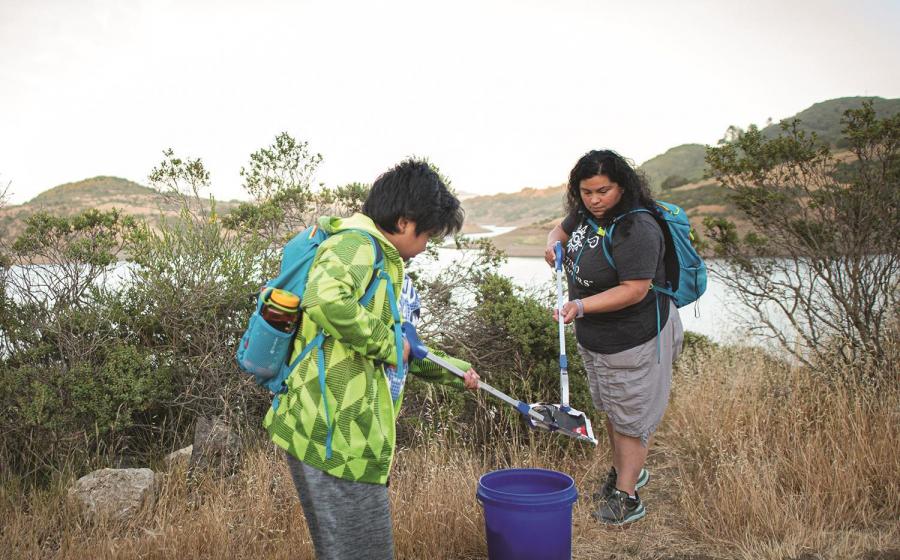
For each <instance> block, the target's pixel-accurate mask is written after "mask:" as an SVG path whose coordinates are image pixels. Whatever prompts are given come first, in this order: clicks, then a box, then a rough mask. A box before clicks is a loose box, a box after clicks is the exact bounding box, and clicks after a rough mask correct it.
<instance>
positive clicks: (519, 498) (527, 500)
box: [478, 468, 578, 505]
mask: <svg viewBox="0 0 900 560" xmlns="http://www.w3.org/2000/svg"><path fill="white" fill-rule="evenodd" d="M518 474H535V475H543V476H545V477H546V478H553V479H556V480H561V481H565V482H567V483H568V484H566V486H565V487H564V488H562V489H560V490H554V491H553V492H544V493H540V494H521V493H514V492H504V491H502V490H496V489H494V488H491V487H490V486H488V485H485V479H488V481H489V480H490V478H492V477H500V476H503V475H508V476H515V475H518ZM478 494H479V497H481V498H482V499H485V498H486V499H489V500H492V501H501V502H505V503H519V504H523V505H524V504H538V503H541V504H543V503H547V504H553V503H563V502H569V503H573V502H575V500H577V499H578V489H577V488H576V487H575V479H574V478H572V477H571V476H569V475H567V474H566V473H563V472H559V471H554V470H551V469H540V468H515V469H497V470H494V471H491V472H488V473H485V474H483V475H481V476H480V477H479V478H478Z"/></svg>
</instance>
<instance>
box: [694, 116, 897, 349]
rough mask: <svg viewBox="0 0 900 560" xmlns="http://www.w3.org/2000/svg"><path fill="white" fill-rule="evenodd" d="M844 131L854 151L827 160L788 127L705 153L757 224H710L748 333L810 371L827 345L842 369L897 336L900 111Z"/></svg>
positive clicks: (847, 123) (853, 122)
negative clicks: (742, 229) (747, 316)
mask: <svg viewBox="0 0 900 560" xmlns="http://www.w3.org/2000/svg"><path fill="white" fill-rule="evenodd" d="M843 125H844V127H843V134H844V138H845V140H846V144H847V145H848V146H849V153H843V154H837V155H836V154H834V153H832V151H831V148H830V147H829V146H827V145H824V144H822V143H820V142H819V141H818V139H817V137H816V135H815V134H809V133H806V132H804V131H803V130H802V128H801V127H800V123H799V122H798V121H796V120H795V121H793V122H785V123H782V125H781V127H782V134H781V135H780V136H778V137H775V138H772V139H767V138H765V137H764V135H763V134H762V133H761V132H760V130H759V129H758V128H756V127H755V126H751V127H749V128H748V129H747V130H746V131H745V132H743V133H742V134H740V135H735V137H734V138H733V141H731V142H728V143H724V144H722V145H721V146H718V147H714V148H710V149H709V152H708V155H707V162H708V164H709V166H710V168H711V169H712V170H713V172H714V173H715V176H716V177H717V178H718V179H719V181H720V182H721V183H722V185H724V186H725V187H727V188H728V189H730V190H731V192H732V196H733V200H734V202H735V203H736V205H737V207H738V208H739V210H740V212H741V213H742V214H743V215H744V216H745V217H747V218H749V220H751V222H752V223H753V224H754V227H753V228H752V230H751V231H749V232H747V233H745V234H744V235H740V234H739V233H738V231H737V229H736V227H735V226H734V224H733V223H731V222H729V221H728V220H725V219H708V220H707V221H706V226H707V230H708V231H707V233H708V235H709V236H710V238H711V239H713V241H714V244H715V250H716V253H717V255H719V256H721V257H724V258H725V259H726V261H727V263H728V265H729V266H728V267H725V268H724V269H721V270H719V271H718V274H719V276H720V277H721V279H722V280H723V281H724V282H725V283H726V284H727V285H728V286H729V287H730V288H732V290H733V292H734V293H735V294H737V297H738V298H739V299H740V301H741V303H743V304H744V305H745V306H746V307H747V308H748V309H749V310H750V311H751V312H752V313H751V316H752V320H753V323H755V324H756V325H757V326H756V327H754V330H757V331H758V332H763V333H765V334H767V335H769V336H771V337H773V338H774V339H776V340H777V341H778V342H779V343H780V344H781V346H782V347H784V348H785V349H786V350H788V351H789V352H791V353H793V354H794V355H795V356H797V357H798V358H799V359H801V360H802V361H804V362H805V363H807V364H812V363H813V362H814V361H815V360H814V358H819V359H820V360H821V359H824V358H825V356H826V355H830V351H829V349H830V347H831V346H832V345H837V346H838V347H839V348H840V352H839V353H838V356H840V359H841V360H843V361H844V362H845V363H853V362H856V361H858V360H862V359H876V360H877V359H880V358H882V357H883V356H884V343H885V341H886V340H887V338H888V337H893V336H896V330H895V329H896V321H897V313H898V278H900V245H898V242H897V241H898V239H900V151H898V147H900V114H894V115H892V116H888V117H885V118H883V119H879V118H878V117H877V116H876V114H875V111H874V110H873V109H872V106H871V104H868V103H867V104H864V105H863V107H861V108H859V109H852V110H848V111H846V113H845V116H844V119H843ZM714 272H715V271H714ZM784 323H787V324H788V325H790V327H791V329H787V330H786V329H784V328H783V326H784Z"/></svg>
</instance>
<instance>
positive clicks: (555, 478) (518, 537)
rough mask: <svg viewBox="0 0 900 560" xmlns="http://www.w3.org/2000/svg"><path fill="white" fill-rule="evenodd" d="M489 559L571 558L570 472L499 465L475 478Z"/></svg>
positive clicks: (575, 493)
mask: <svg viewBox="0 0 900 560" xmlns="http://www.w3.org/2000/svg"><path fill="white" fill-rule="evenodd" d="M477 495H478V501H479V502H480V503H481V505H482V507H483V508H484V526H485V531H486V533H487V546H488V558H490V560H562V559H568V558H571V557H572V506H573V504H574V503H575V500H577V499H578V490H577V489H576V488H575V481H574V480H572V477H570V476H569V475H566V474H563V473H560V472H556V471H550V470H545V469H504V470H499V471H493V472H489V473H487V474H485V475H483V476H482V477H481V478H480V479H479V480H478V492H477Z"/></svg>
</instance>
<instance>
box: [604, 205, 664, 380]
mask: <svg viewBox="0 0 900 560" xmlns="http://www.w3.org/2000/svg"><path fill="white" fill-rule="evenodd" d="M638 212H646V213H648V214H650V215H651V216H652V215H653V212H651V211H650V210H648V209H647V208H634V209H633V210H629V211H628V212H625V213H624V214H620V215H618V216H616V217H615V218H613V222H612V225H610V226H609V230H608V231H607V232H606V235H603V236H602V239H601V240H600V244H601V245H602V246H603V256H605V257H606V262H608V263H609V266H611V267H612V269H613V270H615V271H616V272H618V270H619V269H618V268H616V263H615V262H614V261H613V258H612V234H613V231H614V230H615V229H616V224H618V223H619V220H621V219H622V218H624V217H625V216H627V215H628V214H635V213H638ZM588 223H593V221H592V220H591V219H590V218H588ZM650 289H651V290H653V291H654V292H655V294H654V296H655V299H656V302H655V304H656V305H655V307H656V363H659V360H660V358H661V353H660V341H659V333H660V332H662V325H661V324H660V323H661V316H660V311H659V294H661V293H662V294H665V295H667V296H669V297H672V298H674V297H675V292H673V291H672V290H671V289H669V287H668V286H666V287H663V286H658V285H657V284H656V283H655V282H653V281H652V280H651V281H650Z"/></svg>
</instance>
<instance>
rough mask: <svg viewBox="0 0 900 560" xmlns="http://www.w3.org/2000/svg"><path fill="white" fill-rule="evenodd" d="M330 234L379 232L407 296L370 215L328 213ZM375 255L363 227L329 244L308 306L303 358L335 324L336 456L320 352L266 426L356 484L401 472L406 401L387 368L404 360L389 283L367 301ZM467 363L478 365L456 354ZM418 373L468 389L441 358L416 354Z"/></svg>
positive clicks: (330, 382)
mask: <svg viewBox="0 0 900 560" xmlns="http://www.w3.org/2000/svg"><path fill="white" fill-rule="evenodd" d="M319 227H321V228H323V229H324V230H325V231H327V232H329V233H335V232H337V231H341V230H345V229H361V230H365V231H367V232H369V233H370V234H371V235H372V236H373V237H374V238H375V239H376V240H377V241H378V242H379V243H380V244H381V247H382V249H383V251H384V259H385V270H386V272H387V273H388V275H390V277H391V279H392V280H393V286H394V293H395V294H397V295H398V297H399V294H400V288H401V283H402V281H403V260H402V259H401V258H400V254H399V253H398V252H397V249H396V248H394V246H393V245H391V243H390V242H389V241H388V240H387V239H386V238H385V237H384V236H383V235H382V234H381V233H380V232H379V231H378V229H377V228H376V227H375V224H374V223H373V222H372V220H371V219H369V218H368V217H367V216H365V215H363V214H354V215H353V216H351V217H350V218H328V217H324V218H320V219H319ZM374 263H375V254H374V251H373V248H372V244H371V242H370V241H369V239H368V238H367V237H366V236H365V235H363V234H359V233H353V232H348V233H344V234H341V235H333V236H331V237H329V238H328V239H327V240H325V242H324V243H322V245H321V247H320V248H319V251H318V253H317V254H316V258H315V261H314V262H313V265H312V268H311V269H310V272H309V279H308V281H307V286H306V291H305V294H304V298H303V302H302V303H301V305H302V307H303V322H302V324H301V327H300V332H299V334H298V336H297V341H296V343H295V346H294V349H293V355H292V358H291V359H293V358H294V357H295V356H298V355H299V354H300V352H301V351H302V350H303V348H304V346H305V345H306V344H308V343H309V342H310V341H311V340H312V339H313V338H315V336H316V335H317V334H318V332H319V329H320V328H323V329H325V332H326V334H327V335H328V336H327V338H326V339H325V342H324V345H323V347H324V356H325V386H326V391H325V392H326V398H327V405H328V411H329V413H330V414H331V416H332V418H330V420H331V423H332V441H331V450H332V455H331V457H330V458H326V452H325V445H326V437H327V434H328V424H327V422H326V414H325V404H324V402H323V399H322V391H321V390H320V388H319V369H318V365H317V360H316V354H317V353H316V352H315V351H313V352H310V353H309V354H308V355H307V356H306V357H305V358H304V359H303V360H302V361H301V362H300V363H299V364H297V366H296V367H295V368H294V371H292V372H291V374H290V377H288V379H287V387H288V390H287V393H286V394H285V395H283V396H282V397H281V399H280V401H279V406H278V409H277V410H273V409H271V408H270V409H269V412H268V413H267V414H266V417H265V420H264V422H263V425H264V426H265V428H266V430H267V431H268V432H269V436H270V437H271V438H272V441H273V442H275V444H276V445H278V446H279V447H281V448H283V449H285V450H286V451H287V452H288V453H290V454H291V455H293V456H294V457H296V458H297V459H299V460H300V461H303V462H304V463H306V464H307V465H309V466H311V467H314V468H317V469H319V470H322V471H325V472H327V473H328V474H331V475H333V476H336V477H338V478H343V479H346V480H352V481H359V482H370V483H376V484H385V483H386V482H387V478H388V473H389V472H390V469H391V461H392V460H393V456H394V444H395V439H396V419H397V414H398V413H399V410H400V404H401V402H402V400H403V396H402V393H401V396H400V398H399V399H398V400H397V402H396V403H394V402H393V401H392V399H391V393H390V388H389V387H388V382H387V378H386V376H385V374H384V368H383V364H391V365H396V363H397V354H396V346H395V342H394V341H395V339H394V333H393V330H392V327H393V317H392V315H391V308H390V303H389V301H388V295H387V282H386V281H381V282H380V285H379V286H378V288H377V289H376V291H375V296H374V297H373V298H372V300H371V301H370V302H369V304H368V305H367V306H366V307H363V306H361V305H360V304H359V299H360V298H361V297H362V295H363V293H364V292H365V290H366V287H367V286H368V285H369V281H370V279H371V277H372V274H373V269H374ZM450 360H451V361H452V362H453V363H455V364H456V365H457V366H459V367H460V368H461V369H463V370H466V369H468V368H469V367H470V365H469V364H468V363H466V362H463V361H461V360H455V359H452V358H451V359H450ZM409 370H410V373H413V374H415V375H418V376H419V377H422V378H424V379H427V380H430V381H437V382H441V383H445V384H449V385H453V386H455V387H459V388H462V386H463V385H462V380H461V379H459V378H458V377H456V376H454V375H453V374H451V373H449V372H447V371H444V370H443V369H441V368H439V367H438V366H436V365H434V364H432V363H431V362H425V361H420V360H413V361H412V362H411V363H410V365H409Z"/></svg>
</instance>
